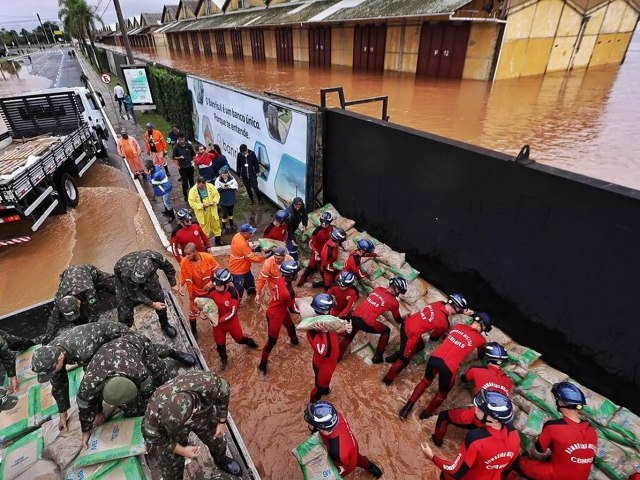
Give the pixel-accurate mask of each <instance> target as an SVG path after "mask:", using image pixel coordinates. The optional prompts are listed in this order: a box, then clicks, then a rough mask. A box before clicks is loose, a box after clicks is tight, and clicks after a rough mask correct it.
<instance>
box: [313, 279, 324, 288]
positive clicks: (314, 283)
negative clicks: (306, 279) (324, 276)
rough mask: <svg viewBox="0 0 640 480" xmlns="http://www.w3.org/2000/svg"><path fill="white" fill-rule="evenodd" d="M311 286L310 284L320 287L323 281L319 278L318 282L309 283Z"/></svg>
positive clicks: (322, 285)
mask: <svg viewBox="0 0 640 480" xmlns="http://www.w3.org/2000/svg"><path fill="white" fill-rule="evenodd" d="M311 286H312V287H313V288H320V287H324V282H323V281H322V280H320V281H319V282H313V283H312V284H311Z"/></svg>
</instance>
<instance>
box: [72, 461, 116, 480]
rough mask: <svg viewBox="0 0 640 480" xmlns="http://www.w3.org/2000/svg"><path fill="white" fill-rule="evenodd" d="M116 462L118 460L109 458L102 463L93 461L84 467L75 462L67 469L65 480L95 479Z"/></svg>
mask: <svg viewBox="0 0 640 480" xmlns="http://www.w3.org/2000/svg"><path fill="white" fill-rule="evenodd" d="M117 464H118V460H111V461H109V462H104V463H95V464H93V465H87V466H84V467H78V466H76V465H75V463H74V464H73V465H72V466H71V467H70V468H69V470H67V473H66V474H65V479H66V480H96V479H98V478H100V475H102V474H103V473H107V472H108V471H109V470H111V468H113V467H114V466H116V465H117Z"/></svg>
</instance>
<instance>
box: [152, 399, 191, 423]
mask: <svg viewBox="0 0 640 480" xmlns="http://www.w3.org/2000/svg"><path fill="white" fill-rule="evenodd" d="M194 400H195V399H194V397H193V395H192V394H190V393H188V392H179V393H176V394H175V395H173V396H172V397H171V399H170V400H169V401H168V402H167V403H166V404H165V405H164V408H162V410H161V411H160V421H161V422H162V424H163V425H176V426H177V425H184V424H185V423H186V422H187V421H188V420H189V419H190V418H191V416H192V415H193V413H194V412H193V410H194V407H195V406H196V402H195V401H194Z"/></svg>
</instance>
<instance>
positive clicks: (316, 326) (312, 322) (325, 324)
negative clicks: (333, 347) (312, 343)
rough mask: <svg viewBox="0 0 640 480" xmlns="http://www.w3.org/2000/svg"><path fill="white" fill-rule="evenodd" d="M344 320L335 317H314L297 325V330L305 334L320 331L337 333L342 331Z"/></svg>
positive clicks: (305, 319)
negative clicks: (310, 331)
mask: <svg viewBox="0 0 640 480" xmlns="http://www.w3.org/2000/svg"><path fill="white" fill-rule="evenodd" d="M342 326H343V320H341V319H339V318H338V317H334V316H333V315H314V316H312V317H307V318H304V319H302V321H301V322H300V323H299V324H298V325H296V330H299V331H302V332H305V331H307V330H319V331H321V332H337V331H339V330H342Z"/></svg>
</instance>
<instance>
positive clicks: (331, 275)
mask: <svg viewBox="0 0 640 480" xmlns="http://www.w3.org/2000/svg"><path fill="white" fill-rule="evenodd" d="M339 273H340V272H339V271H338V270H322V281H323V282H324V288H325V290H326V289H328V288H329V287H331V285H333V284H334V283H335V281H336V277H337V276H338V274H339Z"/></svg>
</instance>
